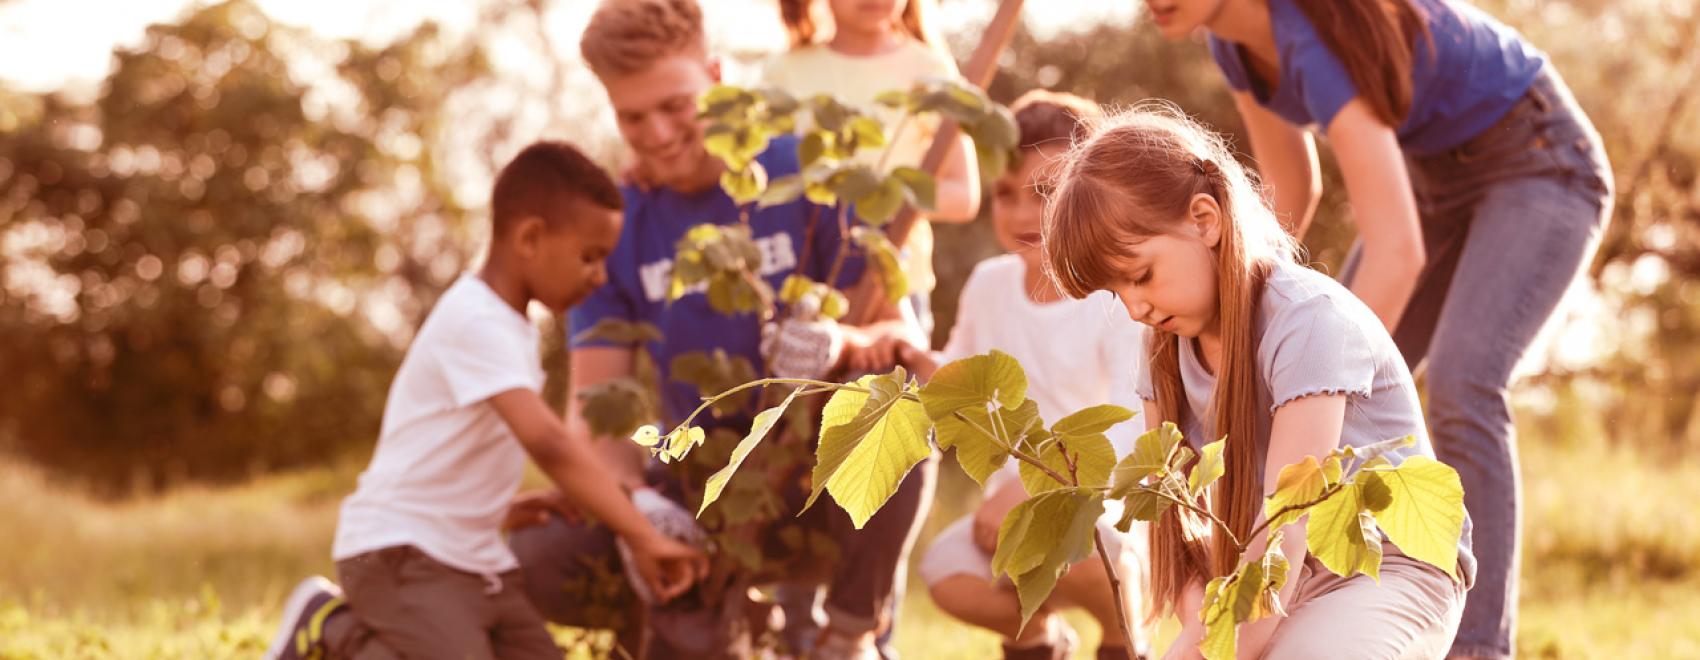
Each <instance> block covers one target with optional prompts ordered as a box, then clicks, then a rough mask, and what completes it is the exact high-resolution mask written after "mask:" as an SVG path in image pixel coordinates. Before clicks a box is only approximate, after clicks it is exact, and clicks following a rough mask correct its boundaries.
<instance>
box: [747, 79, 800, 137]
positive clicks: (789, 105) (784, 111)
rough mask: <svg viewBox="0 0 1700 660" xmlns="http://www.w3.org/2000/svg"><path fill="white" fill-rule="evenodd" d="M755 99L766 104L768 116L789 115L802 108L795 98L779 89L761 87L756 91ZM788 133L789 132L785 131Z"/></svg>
mask: <svg viewBox="0 0 1700 660" xmlns="http://www.w3.org/2000/svg"><path fill="white" fill-rule="evenodd" d="M755 94H756V97H757V98H760V99H761V100H762V102H763V103H766V104H767V112H768V115H769V116H779V115H789V114H791V113H793V112H796V111H797V109H798V108H800V107H801V106H802V104H801V103H798V102H797V98H796V97H794V96H791V94H790V92H787V91H785V90H784V89H783V88H780V87H762V88H761V89H758V90H756V92H755ZM787 132H789V131H787Z"/></svg>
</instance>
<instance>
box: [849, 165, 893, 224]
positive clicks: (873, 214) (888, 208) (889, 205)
mask: <svg viewBox="0 0 1700 660" xmlns="http://www.w3.org/2000/svg"><path fill="white" fill-rule="evenodd" d="M904 190H905V188H904V186H903V182H902V181H899V180H897V179H896V178H894V177H886V178H885V179H883V180H881V181H880V183H879V187H877V188H874V190H873V191H872V192H870V193H868V194H866V195H863V196H861V197H855V198H852V199H854V200H855V202H856V217H859V218H861V219H862V221H863V222H866V223H868V224H870V225H873V226H875V227H880V226H884V225H885V224H886V223H888V222H891V219H892V218H895V217H897V212H898V211H900V210H902V209H903V198H904V194H905V193H904ZM846 197H849V196H848V195H846Z"/></svg>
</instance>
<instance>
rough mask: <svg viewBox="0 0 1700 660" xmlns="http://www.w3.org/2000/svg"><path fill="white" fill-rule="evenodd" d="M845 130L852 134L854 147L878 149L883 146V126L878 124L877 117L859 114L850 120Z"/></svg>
mask: <svg viewBox="0 0 1700 660" xmlns="http://www.w3.org/2000/svg"><path fill="white" fill-rule="evenodd" d="M845 132H847V133H849V134H850V135H852V136H854V138H855V143H856V148H857V149H858V150H860V149H878V148H880V147H883V146H885V127H883V126H880V122H879V120H878V119H874V118H873V117H868V116H865V115H864V116H861V117H857V118H855V119H851V120H850V124H849V125H848V126H846V127H845Z"/></svg>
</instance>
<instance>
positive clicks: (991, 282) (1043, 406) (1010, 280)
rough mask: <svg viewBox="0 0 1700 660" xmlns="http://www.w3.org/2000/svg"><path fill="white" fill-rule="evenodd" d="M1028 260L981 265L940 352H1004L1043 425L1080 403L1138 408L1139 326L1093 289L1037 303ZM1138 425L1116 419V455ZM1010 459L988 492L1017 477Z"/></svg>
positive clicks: (1007, 258)
mask: <svg viewBox="0 0 1700 660" xmlns="http://www.w3.org/2000/svg"><path fill="white" fill-rule="evenodd" d="M1026 274H1027V265H1026V264H1024V263H1022V261H1021V257H1020V256H1018V255H1014V254H1004V255H999V256H996V257H992V258H990V259H987V260H985V261H982V262H980V263H979V264H978V265H976V266H975V267H974V272H973V273H972V274H970V275H969V276H968V282H967V283H966V284H964V285H963V287H962V297H961V303H960V305H959V306H958V307H957V312H956V325H955V327H953V328H951V331H950V341H949V342H948V343H947V344H945V347H944V350H943V351H942V352H941V353H942V357H943V359H944V360H946V361H950V360H959V359H962V358H965V357H970V356H974V355H979V354H981V353H985V352H987V351H990V350H992V349H994V348H995V349H997V350H1000V351H1003V352H1005V353H1008V354H1010V355H1011V356H1012V357H1014V358H1015V359H1017V360H1019V361H1020V362H1021V366H1022V368H1023V369H1024V370H1025V371H1026V372H1027V398H1029V399H1032V400H1033V401H1034V402H1036V403H1038V404H1039V415H1040V417H1042V418H1043V419H1044V420H1045V424H1047V425H1050V424H1055V423H1056V421H1057V420H1059V419H1062V418H1063V417H1064V416H1066V415H1068V414H1070V413H1073V412H1075V411H1077V410H1080V409H1082V408H1087V407H1090V406H1096V405H1101V404H1106V403H1109V404H1115V405H1118V406H1122V407H1124V408H1127V409H1129V410H1132V411H1134V412H1136V413H1137V412H1140V410H1141V401H1140V399H1139V397H1138V395H1137V393H1136V390H1135V389H1134V381H1135V376H1136V375H1137V374H1138V371H1139V370H1140V369H1142V368H1143V367H1142V364H1143V361H1144V360H1145V357H1144V348H1145V327H1144V326H1142V325H1140V324H1138V323H1135V322H1134V321H1133V320H1132V319H1129V318H1128V317H1127V311H1126V310H1125V309H1124V308H1123V307H1122V305H1121V304H1120V303H1119V302H1117V301H1116V299H1115V296H1112V295H1110V294H1109V293H1107V292H1103V291H1099V292H1096V293H1093V294H1092V295H1091V296H1088V297H1086V298H1084V299H1081V300H1074V299H1063V300H1058V301H1055V302H1050V303H1043V304H1041V303H1036V302H1033V299H1032V298H1029V297H1028V296H1027V292H1026V289H1025V287H1026ZM1143 428H1144V422H1143V421H1142V420H1140V419H1139V418H1138V417H1135V418H1133V419H1131V420H1129V421H1126V422H1122V423H1121V424H1117V425H1116V426H1115V427H1112V428H1111V429H1110V430H1109V432H1108V433H1106V435H1108V436H1109V438H1110V443H1111V444H1112V445H1114V446H1115V448H1116V455H1117V456H1118V457H1120V456H1126V455H1127V454H1128V453H1129V452H1131V451H1133V442H1134V439H1135V438H1137V437H1139V433H1140V431H1141V430H1142V429H1143ZM1017 475H1018V472H1017V466H1016V461H1013V460H1012V461H1009V462H1007V463H1005V464H1004V467H1003V468H1002V469H1001V470H999V471H998V473H997V474H995V475H993V476H992V478H991V479H990V480H988V482H987V484H986V486H987V487H986V491H987V492H991V491H993V490H996V489H997V488H1001V487H1003V484H1005V483H1009V481H1011V480H1014V479H1016V478H1018V477H1017Z"/></svg>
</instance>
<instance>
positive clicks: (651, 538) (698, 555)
mask: <svg viewBox="0 0 1700 660" xmlns="http://www.w3.org/2000/svg"><path fill="white" fill-rule="evenodd" d="M631 548H632V556H631V561H632V563H633V564H634V566H635V567H636V568H637V572H638V575H641V576H643V581H644V584H646V585H648V586H649V593H650V594H652V595H653V596H654V598H655V602H656V603H658V604H659V603H665V602H667V601H669V600H672V599H673V598H674V597H676V596H678V595H679V594H682V593H685V592H686V591H688V590H690V588H691V585H694V584H696V583H697V581H698V580H701V579H703V578H704V577H706V576H707V575H708V556H707V555H704V554H703V552H702V551H701V550H698V549H696V548H693V547H691V546H689V545H685V544H684V543H681V542H679V541H676V540H673V539H672V538H669V537H666V536H663V535H661V533H659V532H655V533H651V534H648V535H647V536H645V537H643V538H642V539H639V540H638V541H637V542H634V543H632V544H631Z"/></svg>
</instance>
